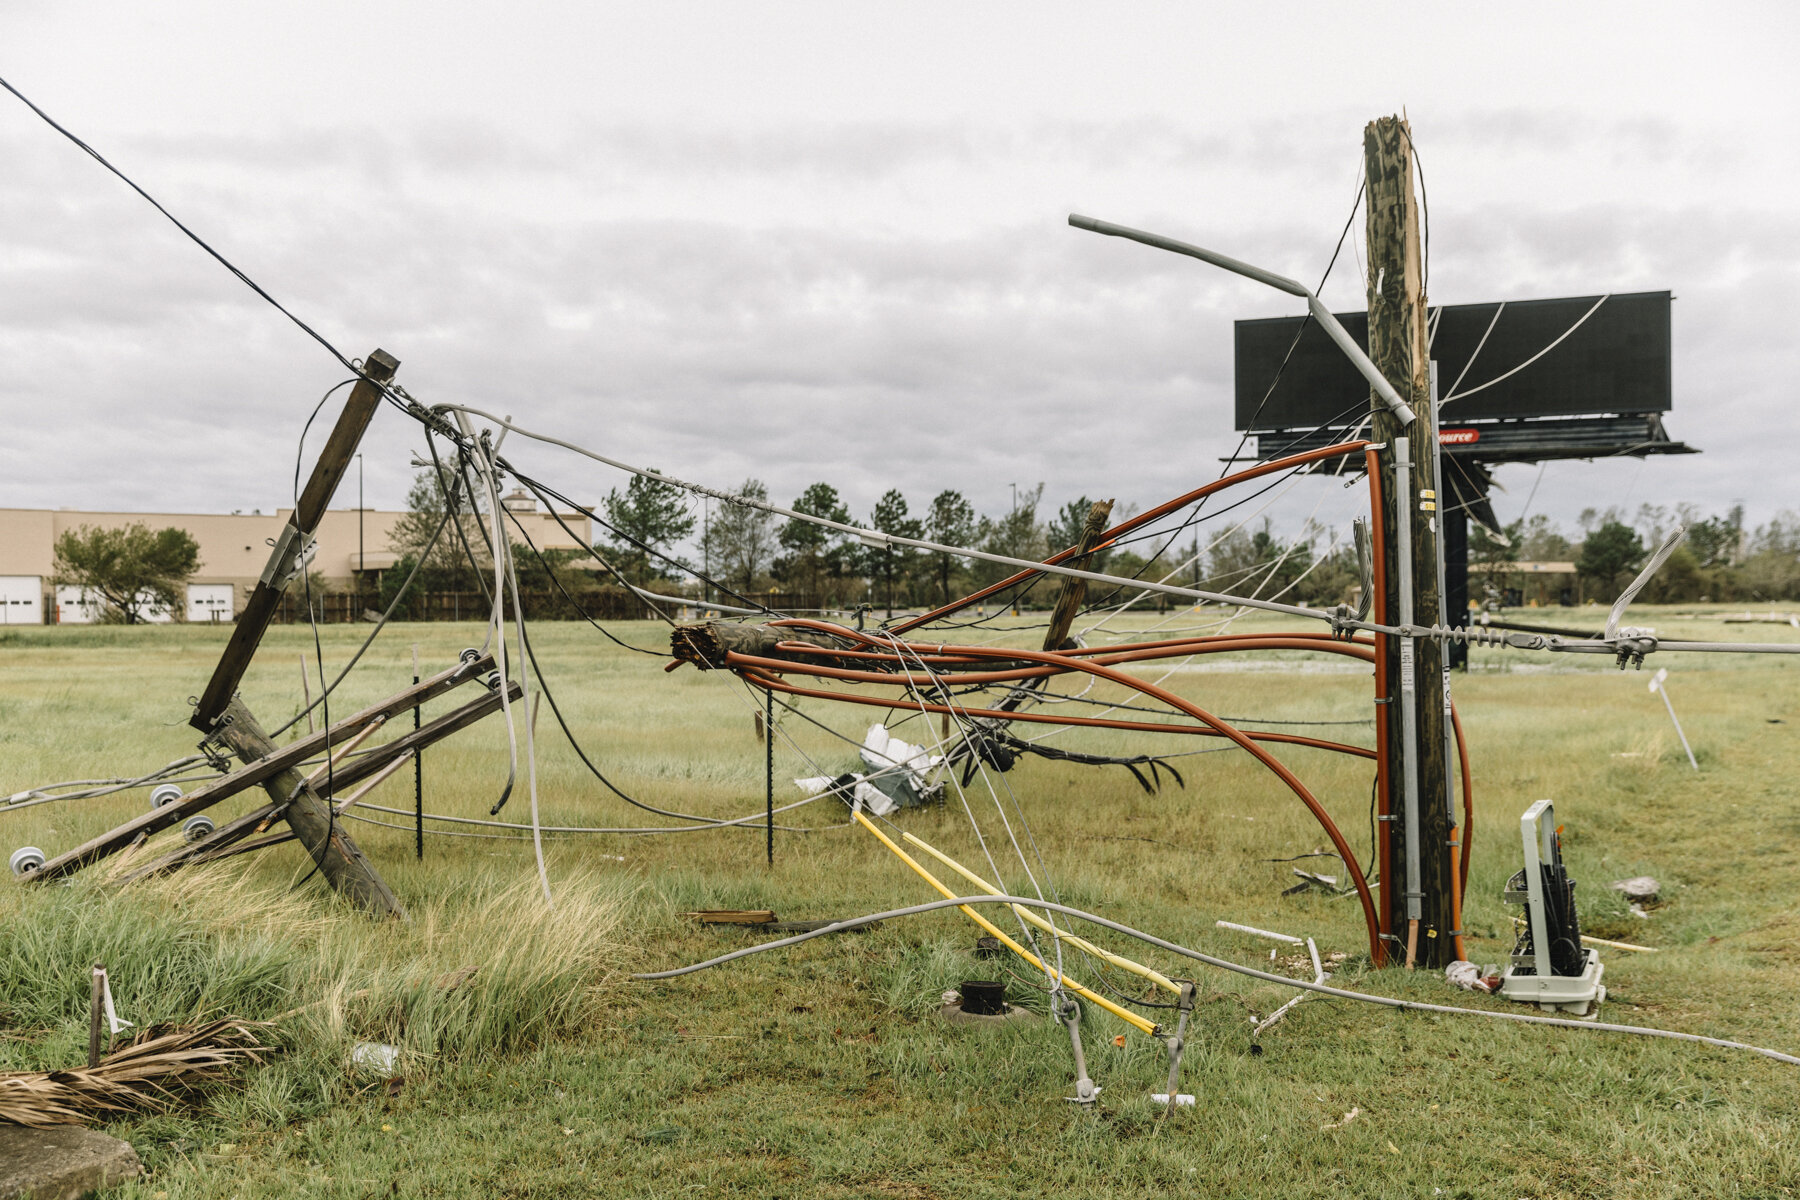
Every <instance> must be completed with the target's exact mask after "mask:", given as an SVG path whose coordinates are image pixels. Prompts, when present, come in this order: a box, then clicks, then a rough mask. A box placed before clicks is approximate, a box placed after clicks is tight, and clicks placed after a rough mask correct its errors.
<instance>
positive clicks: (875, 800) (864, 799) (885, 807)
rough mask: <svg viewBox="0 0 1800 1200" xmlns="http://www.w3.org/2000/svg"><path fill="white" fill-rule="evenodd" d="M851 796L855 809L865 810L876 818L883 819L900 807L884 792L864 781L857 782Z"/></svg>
mask: <svg viewBox="0 0 1800 1200" xmlns="http://www.w3.org/2000/svg"><path fill="white" fill-rule="evenodd" d="M851 795H852V796H853V797H854V798H855V799H856V807H857V808H860V809H867V810H868V811H869V812H871V813H873V814H874V815H876V816H878V817H885V816H887V815H888V814H889V813H891V812H893V811H894V810H895V809H897V808H899V807H900V806H899V805H898V804H895V803H894V801H893V798H892V797H890V796H889V795H888V794H887V793H886V792H884V791H882V790H881V789H880V788H878V787H876V786H875V785H874V784H872V783H870V782H869V781H868V780H866V779H859V780H857V783H856V790H855V791H854V792H852V793H851Z"/></svg>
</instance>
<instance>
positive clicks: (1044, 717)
mask: <svg viewBox="0 0 1800 1200" xmlns="http://www.w3.org/2000/svg"><path fill="white" fill-rule="evenodd" d="M731 657H732V659H733V660H734V662H733V663H732V666H733V668H734V669H736V670H737V671H738V672H739V673H740V674H741V675H742V676H743V677H744V678H745V679H746V680H748V681H749V682H751V683H754V684H756V686H758V687H760V688H767V689H769V690H771V691H777V692H781V693H783V694H784V695H788V696H806V697H809V698H811V699H815V700H836V701H841V702H842V703H845V704H861V705H865V706H867V707H869V708H885V709H890V710H891V709H896V708H903V709H905V710H906V711H907V712H909V713H914V712H925V713H932V714H935V715H941V716H946V717H982V718H991V719H993V720H996V721H1027V722H1030V723H1033V724H1038V725H1076V726H1080V727H1082V728H1090V729H1115V730H1121V731H1124V732H1127V733H1180V734H1188V735H1190V736H1193V737H1224V736H1225V735H1224V734H1222V733H1220V732H1219V731H1218V730H1216V729H1211V728H1208V727H1206V726H1200V725H1170V724H1167V723H1158V722H1155V721H1122V720H1116V719H1114V718H1111V717H1059V716H1056V715H1055V714H1053V713H1021V712H1013V711H1010V710H1002V709H997V708H965V707H963V706H961V705H954V706H953V705H948V704H939V703H936V702H935V701H931V700H888V699H882V698H881V697H879V696H854V695H850V694H848V693H845V692H832V691H826V690H825V689H824V688H808V687H801V686H799V685H798V684H793V683H788V682H786V681H785V680H782V679H779V678H777V677H776V676H775V675H773V674H771V673H770V672H769V667H770V664H771V663H772V661H773V660H770V659H760V660H759V659H755V658H753V657H750V656H748V655H740V654H733V655H732V656H731ZM779 665H780V666H781V667H782V668H787V667H791V666H792V665H793V664H792V663H786V662H783V663H780V664H779ZM801 673H802V674H811V672H801ZM888 678H889V681H891V680H892V677H891V676H890V677H888ZM1244 736H1245V737H1248V738H1251V739H1252V740H1254V741H1258V742H1279V743H1282V744H1284V745H1290V746H1306V747H1308V748H1310V749H1314V750H1331V751H1334V752H1336V753H1338V754H1349V755H1352V756H1354V757H1356V758H1371V759H1372V758H1374V757H1375V752H1374V751H1373V750H1367V749H1364V748H1363V747H1361V746H1347V745H1345V744H1344V743H1342V742H1327V741H1324V740H1323V739H1320V738H1309V737H1303V736H1301V735H1300V734H1297V733H1265V732H1263V731H1261V730H1251V731H1247V732H1245V733H1244Z"/></svg>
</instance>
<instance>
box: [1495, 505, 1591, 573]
mask: <svg viewBox="0 0 1800 1200" xmlns="http://www.w3.org/2000/svg"><path fill="white" fill-rule="evenodd" d="M1589 511H1590V512H1591V511H1592V510H1589ZM1587 516H1588V513H1585V512H1584V513H1583V514H1582V517H1583V519H1584V520H1585V519H1586V517H1587ZM1515 524H1516V522H1515ZM1513 541H1514V542H1516V543H1517V544H1518V547H1519V560H1520V561H1521V562H1568V561H1569V560H1571V559H1573V558H1574V557H1575V543H1573V542H1571V541H1570V540H1569V539H1568V538H1566V537H1564V536H1563V532H1562V530H1561V529H1558V528H1557V527H1556V523H1555V522H1554V521H1552V520H1551V519H1550V518H1549V517H1546V516H1545V515H1544V514H1542V513H1539V514H1538V515H1537V516H1535V517H1533V518H1531V519H1530V520H1529V521H1527V522H1525V526H1524V529H1523V530H1522V531H1521V536H1519V537H1516V538H1514V539H1513Z"/></svg>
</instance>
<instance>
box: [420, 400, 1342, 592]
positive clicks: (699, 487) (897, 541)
mask: <svg viewBox="0 0 1800 1200" xmlns="http://www.w3.org/2000/svg"><path fill="white" fill-rule="evenodd" d="M432 411H433V412H454V413H458V414H462V413H467V414H470V415H472V416H477V417H480V418H482V419H483V420H486V421H491V422H493V423H494V424H495V425H500V426H504V427H505V428H507V429H511V430H513V431H514V432H516V433H518V434H519V435H520V436H521V437H527V438H530V439H532V440H533V441H539V442H543V443H545V444H546V445H551V446H560V447H562V448H563V449H564V450H568V451H570V452H572V453H575V454H579V455H581V456H582V457H583V458H591V459H593V460H594V461H595V462H598V463H604V464H606V465H607V466H609V467H614V468H617V469H618V470H621V471H627V472H630V473H631V474H633V475H641V476H643V477H644V478H646V479H656V480H660V481H662V482H664V483H668V484H672V485H674V486H675V487H678V488H684V489H686V490H688V491H691V492H695V493H698V494H699V495H702V496H713V497H715V498H717V499H719V500H721V501H724V502H725V503H728V504H736V505H738V506H740V507H744V508H755V509H759V510H761V511H763V512H767V513H773V514H774V515H776V516H778V517H786V518H788V519H789V520H792V521H800V522H802V523H804V524H808V525H817V526H820V527H821V528H824V529H834V530H836V531H837V532H839V533H844V534H849V535H850V536H852V537H856V538H859V539H861V540H862V541H863V542H865V543H868V544H875V545H881V544H892V545H896V546H910V547H912V548H913V549H915V550H929V551H931V552H932V553H934V554H954V555H956V556H958V557H960V558H975V559H980V560H982V561H983V562H992V563H999V564H1000V565H1001V566H1006V567H1013V568H1015V569H1018V570H1025V571H1034V572H1037V573H1040V574H1048V575H1063V576H1067V577H1069V578H1071V579H1086V580H1088V581H1089V582H1094V583H1110V584H1119V585H1123V586H1125V587H1128V588H1139V589H1145V588H1147V589H1149V590H1151V591H1156V592H1164V593H1167V594H1168V595H1171V596H1185V597H1188V598H1190V599H1194V600H1211V601H1213V602H1214V603H1217V604H1233V605H1247V606H1249V607H1251V608H1261V609H1264V610H1266V611H1268V612H1279V613H1286V614H1287V615H1289V616H1295V617H1306V618H1308V619H1309V620H1314V621H1329V620H1331V614H1330V613H1326V612H1321V611H1320V610H1318V609H1313V608H1306V607H1303V606H1301V605H1295V604H1271V603H1270V602H1268V601H1266V600H1250V599H1248V598H1246V597H1243V596H1231V595H1226V594H1224V593H1221V592H1206V591H1201V590H1200V589H1198V588H1184V587H1173V586H1170V585H1167V584H1154V583H1147V582H1145V581H1144V580H1141V579H1127V578H1125V577H1123V576H1119V575H1107V574H1103V573H1101V572H1099V571H1079V570H1076V569H1075V568H1073V567H1065V566H1062V565H1061V564H1060V563H1046V562H1040V561H1037V560H1035V559H1029V558H1014V557H1012V556H1011V555H1007V554H991V553H989V552H988V551H986V550H976V549H973V548H972V547H968V546H946V545H944V544H942V543H941V542H930V541H926V540H925V539H923V538H911V537H902V536H901V535H899V534H896V533H883V532H881V531H880V530H878V529H864V528H862V527H860V526H857V525H847V524H845V523H843V522H842V521H833V520H830V519H829V518H826V517H818V516H814V515H813V514H811V513H803V512H796V511H794V510H793V509H791V508H783V507H782V506H781V505H779V504H769V503H767V502H766V501H762V500H753V499H751V498H749V497H747V496H734V495H732V494H731V493H729V492H721V491H719V490H718V489H717V488H710V487H707V486H706V485H705V484H699V483H691V482H689V481H687V480H684V479H677V478H676V477H675V476H673V475H665V474H663V473H661V472H660V471H651V470H647V469H645V468H643V467H634V466H632V465H631V464H630V463H626V462H621V461H619V460H618V459H616V458H609V457H607V456H606V455H604V454H600V453H598V452H597V451H594V450H589V449H587V448H586V447H583V446H579V445H576V444H575V443H574V442H569V441H565V440H564V439H562V438H558V437H551V436H550V435H549V434H544V433H534V432H532V431H531V430H529V429H526V428H524V427H523V426H520V425H515V424H513V423H512V422H510V421H507V420H505V419H504V418H502V417H496V416H494V415H493V414H492V413H490V412H487V411H485V410H483V409H479V408H474V407H471V406H469V405H466V404H437V405H433V406H432ZM459 419H460V418H459ZM465 424H466V422H465Z"/></svg>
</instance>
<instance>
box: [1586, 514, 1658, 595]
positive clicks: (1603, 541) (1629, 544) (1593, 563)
mask: <svg viewBox="0 0 1800 1200" xmlns="http://www.w3.org/2000/svg"><path fill="white" fill-rule="evenodd" d="M1643 561H1644V543H1643V541H1642V539H1640V538H1639V537H1638V535H1637V531H1636V530H1635V529H1633V528H1632V527H1631V526H1629V525H1627V524H1625V523H1624V522H1622V521H1619V520H1616V519H1613V520H1607V521H1605V522H1603V523H1602V524H1601V525H1600V526H1599V527H1598V528H1597V529H1595V530H1594V531H1593V532H1592V533H1590V534H1588V535H1587V537H1586V538H1585V539H1583V541H1582V543H1581V554H1580V555H1579V557H1577V558H1576V560H1575V571H1576V573H1577V574H1579V575H1580V576H1581V577H1582V578H1583V579H1590V580H1592V581H1593V582H1594V583H1595V584H1596V585H1597V586H1598V587H1599V589H1600V591H1601V592H1602V593H1604V594H1605V595H1606V596H1607V597H1609V598H1610V597H1611V596H1613V595H1616V594H1617V593H1618V592H1619V591H1620V590H1621V589H1623V588H1624V586H1625V585H1626V584H1627V583H1629V582H1631V576H1632V572H1634V571H1636V570H1637V566H1638V564H1639V563H1641V562H1643Z"/></svg>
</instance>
